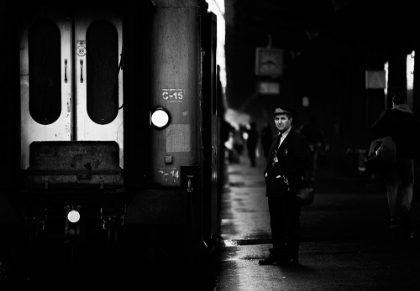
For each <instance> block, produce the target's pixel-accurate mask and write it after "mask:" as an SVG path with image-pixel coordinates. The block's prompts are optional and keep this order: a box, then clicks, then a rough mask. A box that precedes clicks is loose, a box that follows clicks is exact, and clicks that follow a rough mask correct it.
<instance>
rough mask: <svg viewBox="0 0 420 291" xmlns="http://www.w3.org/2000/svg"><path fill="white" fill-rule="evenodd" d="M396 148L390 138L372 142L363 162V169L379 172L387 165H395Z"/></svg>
mask: <svg viewBox="0 0 420 291" xmlns="http://www.w3.org/2000/svg"><path fill="white" fill-rule="evenodd" d="M396 160H397V158H396V147H395V143H394V141H393V140H392V138H391V137H390V136H386V137H383V138H380V139H376V140H374V141H372V143H371V144H370V147H369V155H368V157H367V158H366V160H365V168H366V169H367V170H368V171H370V172H372V173H378V172H380V171H381V170H382V169H383V168H384V167H385V166H386V165H387V164H389V163H395V162H396Z"/></svg>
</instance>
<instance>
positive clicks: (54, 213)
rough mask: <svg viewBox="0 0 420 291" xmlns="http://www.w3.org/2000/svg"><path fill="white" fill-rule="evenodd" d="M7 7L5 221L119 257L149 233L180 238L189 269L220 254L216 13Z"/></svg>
mask: <svg viewBox="0 0 420 291" xmlns="http://www.w3.org/2000/svg"><path fill="white" fill-rule="evenodd" d="M0 8H1V9H0V16H1V17H0V21H1V23H0V36H1V38H2V45H1V46H0V54H1V55H2V56H3V61H2V66H1V68H0V88H1V97H2V98H1V99H2V103H3V104H2V105H3V106H2V107H1V108H3V112H2V114H1V115H0V118H1V122H0V127H1V132H2V136H3V141H2V143H1V153H2V154H1V158H0V160H1V163H0V165H1V167H0V168H1V175H0V189H1V190H0V195H1V199H2V201H4V203H2V206H0V207H2V208H3V209H2V213H7V215H2V216H1V217H0V218H1V219H2V220H3V222H0V223H1V224H3V225H6V224H8V225H11V224H16V225H19V226H21V227H22V229H24V230H25V232H24V234H25V235H24V238H25V239H27V240H28V241H30V242H31V243H32V244H36V242H37V240H39V239H40V238H43V239H48V237H54V238H55V240H56V241H57V242H58V244H63V245H72V246H73V245H78V244H83V243H84V242H86V241H88V240H92V239H98V238H104V240H103V241H104V243H105V244H108V245H109V244H115V245H116V246H117V248H119V247H118V246H119V245H118V244H117V243H118V238H119V235H120V233H121V230H123V229H124V228H130V229H134V230H139V231H140V230H141V229H142V226H147V229H166V230H168V234H169V235H170V236H171V237H172V239H175V240H177V241H178V242H179V243H180V244H181V245H183V246H184V252H183V256H184V257H185V258H186V259H187V260H194V259H195V258H199V257H200V256H203V254H205V253H206V252H208V250H209V249H210V248H211V247H212V246H214V245H215V239H216V238H217V235H218V227H219V221H218V199H219V198H218V195H220V194H218V189H220V187H218V181H220V175H221V170H220V169H221V167H220V166H219V165H218V163H219V160H220V159H219V152H221V151H220V143H219V140H218V133H219V124H220V122H219V119H220V109H221V106H220V105H221V102H220V101H221V100H220V97H221V96H220V94H217V92H218V91H219V90H218V88H217V84H218V83H217V72H216V59H215V54H216V41H217V37H216V17H215V15H214V14H212V13H209V12H208V11H207V4H206V3H205V1H204V0H203V1H201V0H153V1H152V0H150V1H134V0H133V1H130V0H119V1H117V0H108V1H82V2H80V1H73V2H71V1H60V0H55V1H49V0H37V1H29V0H27V1H26V0H21V1H15V2H13V1H8V2H2V3H1V4H0ZM6 208H7V211H6V210H5V209H6ZM163 226H164V227H163ZM139 235H140V236H141V234H139ZM144 239H148V238H147V237H145V238H144Z"/></svg>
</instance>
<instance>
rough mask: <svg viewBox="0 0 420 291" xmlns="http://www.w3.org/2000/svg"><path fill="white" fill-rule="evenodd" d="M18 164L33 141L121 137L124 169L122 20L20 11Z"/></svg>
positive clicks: (108, 15) (100, 12)
mask: <svg viewBox="0 0 420 291" xmlns="http://www.w3.org/2000/svg"><path fill="white" fill-rule="evenodd" d="M20 27H21V31H20V86H21V90H20V91H21V169H27V168H28V167H29V146H30V144H31V143H32V142H34V141H116V142H117V143H118V145H119V149H120V166H121V168H123V161H124V159H123V158H124V157H123V150H124V140H123V134H124V132H123V88H122V80H123V77H122V74H123V73H122V70H121V64H122V17H121V15H120V14H118V12H117V10H116V9H114V10H111V9H110V10H104V9H95V10H89V9H83V10H82V9H80V10H78V11H73V10H72V9H62V10H61V9H42V10H36V9H35V10H30V9H28V10H24V11H21V13H20Z"/></svg>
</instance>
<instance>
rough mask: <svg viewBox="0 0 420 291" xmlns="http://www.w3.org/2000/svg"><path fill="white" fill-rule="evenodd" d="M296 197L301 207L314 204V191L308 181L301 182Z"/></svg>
mask: <svg viewBox="0 0 420 291" xmlns="http://www.w3.org/2000/svg"><path fill="white" fill-rule="evenodd" d="M296 197H297V200H298V203H299V205H300V206H308V205H311V204H312V202H314V198H315V193H314V189H313V188H312V187H311V185H309V183H308V181H306V180H301V183H300V185H299V187H298V190H297V192H296Z"/></svg>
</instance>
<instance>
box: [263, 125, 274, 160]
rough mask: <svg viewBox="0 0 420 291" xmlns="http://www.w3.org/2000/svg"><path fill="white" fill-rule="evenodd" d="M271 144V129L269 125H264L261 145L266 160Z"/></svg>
mask: <svg viewBox="0 0 420 291" xmlns="http://www.w3.org/2000/svg"><path fill="white" fill-rule="evenodd" d="M272 142H273V133H272V132H271V127H270V125H269V124H266V125H265V126H264V128H263V129H262V130H261V145H262V148H263V151H264V157H265V158H266V159H267V158H268V153H269V151H270V147H271V143H272Z"/></svg>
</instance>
